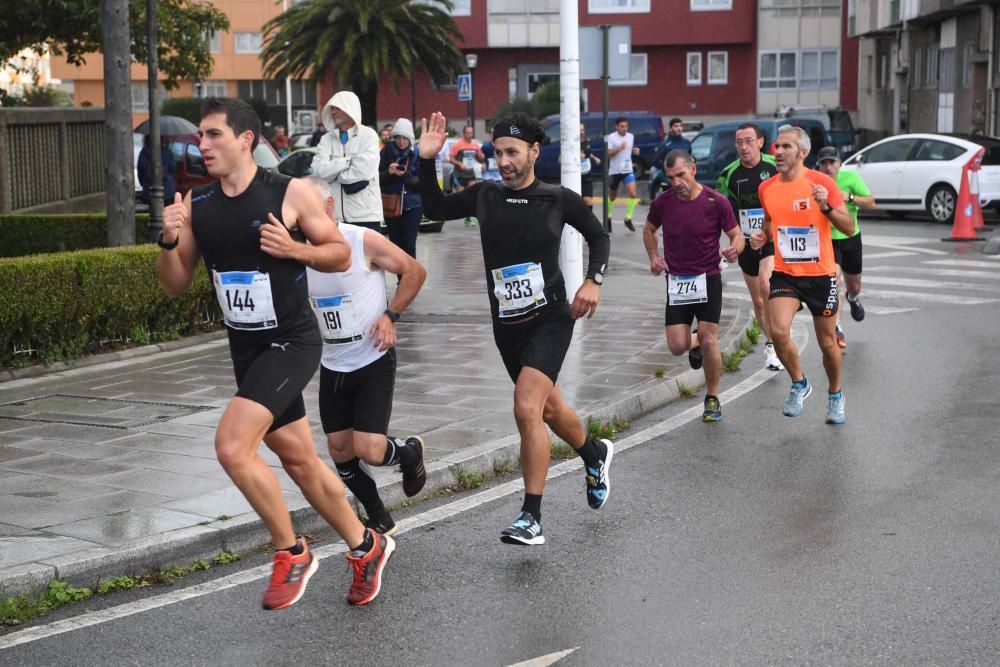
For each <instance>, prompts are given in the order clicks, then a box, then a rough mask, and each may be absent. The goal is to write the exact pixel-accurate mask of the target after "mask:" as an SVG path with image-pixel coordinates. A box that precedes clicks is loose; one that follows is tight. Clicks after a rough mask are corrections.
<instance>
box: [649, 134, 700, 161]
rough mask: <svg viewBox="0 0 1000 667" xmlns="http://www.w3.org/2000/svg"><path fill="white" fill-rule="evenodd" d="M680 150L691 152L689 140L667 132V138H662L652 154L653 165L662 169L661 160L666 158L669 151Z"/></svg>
mask: <svg viewBox="0 0 1000 667" xmlns="http://www.w3.org/2000/svg"><path fill="white" fill-rule="evenodd" d="M673 150H682V151H687V152H688V153H690V152H691V142H690V141H688V140H687V139H685V138H684V137H675V136H674V135H672V134H668V135H667V138H666V139H664V140H663V143H662V144H660V147H659V148H657V149H656V154H655V155H654V156H653V164H652V166H653V167H656V168H657V169H663V168H664V167H663V160H664V159H666V157H667V155H668V154H669V153H670V151H673Z"/></svg>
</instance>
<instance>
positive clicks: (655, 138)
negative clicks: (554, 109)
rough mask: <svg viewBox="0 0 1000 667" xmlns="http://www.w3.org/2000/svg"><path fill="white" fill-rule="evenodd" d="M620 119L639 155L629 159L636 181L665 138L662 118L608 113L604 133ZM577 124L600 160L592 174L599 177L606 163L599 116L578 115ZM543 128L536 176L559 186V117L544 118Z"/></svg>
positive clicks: (640, 113) (649, 114)
mask: <svg viewBox="0 0 1000 667" xmlns="http://www.w3.org/2000/svg"><path fill="white" fill-rule="evenodd" d="M620 116H624V117H625V118H627V119H628V131H629V132H631V133H632V134H633V135H634V136H635V146H636V147H637V148H638V149H639V155H634V156H632V170H633V171H634V172H635V175H636V178H641V177H642V176H644V175H645V174H647V173H648V172H649V167H650V165H651V164H652V162H653V155H654V154H655V153H656V149H657V147H658V146H659V145H660V143H661V142H662V141H663V138H664V136H665V133H664V130H663V119H662V118H660V115H659V114H657V113H654V112H652V111H609V112H608V133H607V134H610V133H611V132H614V131H615V119H616V118H618V117H620ZM580 122H581V123H583V127H584V132H585V133H586V136H587V138H588V139H590V147H591V150H592V152H593V154H594V156H595V157H597V158H599V159H600V160H601V164H599V165H595V166H594V168H593V172H592V173H594V174H595V175H599V174H602V173H604V164H605V162H606V161H605V159H604V136H605V132H604V129H603V127H602V114H600V113H582V114H580ZM542 127H544V129H545V139H544V141H543V143H542V150H541V154H540V155H539V156H538V161H537V162H536V163H535V176H537V177H538V178H540V179H542V180H544V181H549V182H553V183H558V182H559V180H560V178H561V175H562V174H561V169H560V167H559V151H560V142H561V135H560V132H561V127H560V122H559V116H558V115H553V116H546V117H545V118H544V119H543V120H542Z"/></svg>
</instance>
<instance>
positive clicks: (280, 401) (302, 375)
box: [233, 338, 323, 433]
mask: <svg viewBox="0 0 1000 667" xmlns="http://www.w3.org/2000/svg"><path fill="white" fill-rule="evenodd" d="M322 352H323V344H322V343H321V342H320V341H319V338H316V339H315V340H307V341H302V340H290V341H288V342H281V341H277V342H274V343H271V344H270V345H269V346H268V347H265V348H262V349H261V350H259V351H258V353H257V354H256V355H252V356H249V357H240V358H236V357H234V358H233V371H234V372H235V374H236V385H237V387H238V388H237V390H236V395H237V396H239V397H240V398H245V399H248V400H251V401H253V402H255V403H260V404H261V405H263V406H264V407H265V408H267V409H268V410H270V412H271V415H272V416H273V417H274V421H273V422H272V423H271V427H270V428H269V429H268V430H267V432H268V433H271V432H272V431H276V430H278V429H279V428H281V427H282V426H286V425H288V424H291V423H292V422H294V421H297V420H299V419H302V418H303V417H305V416H306V405H305V402H304V401H303V400H302V390H303V389H305V388H306V385H307V384H309V380H311V379H312V376H313V375H314V374H315V373H316V367H317V366H319V359H320V356H321V355H322Z"/></svg>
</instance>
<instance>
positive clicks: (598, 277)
mask: <svg viewBox="0 0 1000 667" xmlns="http://www.w3.org/2000/svg"><path fill="white" fill-rule="evenodd" d="M587 277H588V278H590V279H591V280H593V281H594V284H596V285H603V284H604V274H603V273H601V272H600V271H595V272H594V275H592V276H587Z"/></svg>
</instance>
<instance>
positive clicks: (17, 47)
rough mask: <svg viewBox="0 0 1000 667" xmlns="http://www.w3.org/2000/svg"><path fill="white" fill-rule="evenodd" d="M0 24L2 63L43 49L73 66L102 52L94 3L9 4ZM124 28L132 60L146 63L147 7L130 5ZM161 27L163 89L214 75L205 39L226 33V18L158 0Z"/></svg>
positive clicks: (187, 3) (181, 1)
mask: <svg viewBox="0 0 1000 667" xmlns="http://www.w3.org/2000/svg"><path fill="white" fill-rule="evenodd" d="M6 4H9V5H10V6H9V7H6V6H5V8H4V12H3V14H4V20H3V21H0V61H6V60H7V59H8V58H12V57H14V56H15V55H16V54H17V53H18V52H19V51H21V49H27V48H30V49H32V50H34V51H36V52H37V53H42V52H43V51H44V49H45V47H46V46H48V48H49V50H50V51H51V52H52V53H54V54H57V55H58V54H62V55H65V56H66V59H67V60H68V61H69V62H70V63H72V64H82V63H84V62H86V57H87V55H88V54H91V53H100V52H103V51H104V42H103V39H102V34H101V6H102V3H100V2H94V0H32V1H31V2H24V1H23V0H22V1H20V2H11V3H6ZM128 5H129V12H128V24H129V29H130V33H131V35H130V36H131V54H132V58H133V59H134V60H135V61H136V62H139V63H145V62H146V55H147V49H146V3H145V2H141V1H139V2H136V1H133V2H129V3H128ZM156 20H157V22H158V23H159V40H158V41H159V45H158V47H157V57H158V59H159V64H158V67H159V70H160V72H161V73H162V74H163V76H164V77H165V81H164V82H163V85H164V86H165V87H166V88H168V89H173V88H176V87H177V85H178V83H180V82H181V81H185V80H189V81H198V80H201V79H204V78H206V77H207V76H209V75H210V74H211V72H212V54H211V52H210V51H209V45H208V42H207V41H206V39H205V38H206V36H207V35H208V34H210V33H213V32H220V31H223V30H228V29H229V19H228V17H227V16H226V15H225V14H224V13H222V12H220V11H219V10H218V9H216V8H215V7H213V6H212V5H211V4H209V3H208V2H203V1H201V0H157V2H156Z"/></svg>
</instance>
